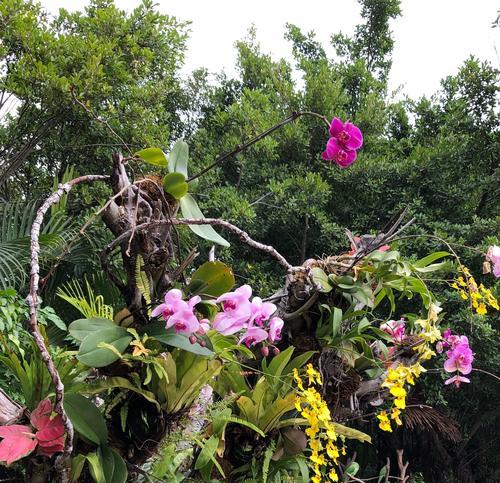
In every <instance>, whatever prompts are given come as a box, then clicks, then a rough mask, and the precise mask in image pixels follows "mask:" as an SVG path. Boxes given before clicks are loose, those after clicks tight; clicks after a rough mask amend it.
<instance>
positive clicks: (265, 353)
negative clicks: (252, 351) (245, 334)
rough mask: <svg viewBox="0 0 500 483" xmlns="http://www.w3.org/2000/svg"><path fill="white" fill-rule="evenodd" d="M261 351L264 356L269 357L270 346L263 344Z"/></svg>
mask: <svg viewBox="0 0 500 483" xmlns="http://www.w3.org/2000/svg"><path fill="white" fill-rule="evenodd" d="M260 352H261V353H262V355H263V356H264V357H267V356H268V355H269V347H267V345H265V346H263V347H262V348H261V349H260Z"/></svg>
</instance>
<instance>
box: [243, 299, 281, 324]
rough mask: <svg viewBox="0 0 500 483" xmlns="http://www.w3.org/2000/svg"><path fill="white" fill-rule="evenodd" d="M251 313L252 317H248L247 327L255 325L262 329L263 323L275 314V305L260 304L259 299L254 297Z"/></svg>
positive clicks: (260, 300)
mask: <svg viewBox="0 0 500 483" xmlns="http://www.w3.org/2000/svg"><path fill="white" fill-rule="evenodd" d="M251 311H252V315H251V317H250V321H249V325H253V324H254V323H255V324H256V325H258V326H259V327H262V326H263V325H264V322H265V321H266V320H269V317H271V315H273V314H274V312H276V305H274V304H271V303H269V302H262V299H261V298H260V297H254V298H253V299H252V306H251Z"/></svg>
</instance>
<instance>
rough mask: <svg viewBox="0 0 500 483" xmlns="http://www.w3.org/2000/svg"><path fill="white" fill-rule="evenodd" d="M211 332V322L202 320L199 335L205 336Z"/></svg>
mask: <svg viewBox="0 0 500 483" xmlns="http://www.w3.org/2000/svg"><path fill="white" fill-rule="evenodd" d="M209 330H210V320H208V319H201V320H200V326H199V328H198V330H197V332H196V333H197V334H199V335H205V334H206V333H207V332H208V331H209Z"/></svg>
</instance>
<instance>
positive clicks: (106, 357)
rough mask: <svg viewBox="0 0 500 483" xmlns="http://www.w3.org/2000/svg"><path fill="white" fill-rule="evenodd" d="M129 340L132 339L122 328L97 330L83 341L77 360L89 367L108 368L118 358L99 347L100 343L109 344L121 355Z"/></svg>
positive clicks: (113, 353)
mask: <svg viewBox="0 0 500 483" xmlns="http://www.w3.org/2000/svg"><path fill="white" fill-rule="evenodd" d="M131 340H132V337H130V335H129V334H128V332H127V330H126V329H125V328H124V327H118V326H114V327H110V328H108V329H101V330H98V331H97V332H94V333H92V334H89V335H87V337H85V339H83V341H82V343H81V345H80V350H79V351H78V355H77V359H78V360H79V361H80V362H82V363H83V364H85V365H87V366H89V367H105V366H108V365H109V364H112V363H113V362H115V361H117V360H118V359H119V356H118V355H117V354H116V353H115V352H113V351H111V350H109V349H106V348H105V347H99V344H100V343H102V342H105V343H106V344H111V345H112V346H113V347H115V349H116V350H117V351H118V352H119V353H122V352H124V351H125V349H126V348H127V347H128V345H129V344H130V341H131Z"/></svg>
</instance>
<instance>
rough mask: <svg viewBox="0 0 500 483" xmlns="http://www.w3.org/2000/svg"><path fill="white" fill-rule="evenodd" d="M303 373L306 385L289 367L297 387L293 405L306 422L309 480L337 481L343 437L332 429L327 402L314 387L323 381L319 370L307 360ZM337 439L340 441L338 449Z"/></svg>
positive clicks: (296, 372)
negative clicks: (310, 474)
mask: <svg viewBox="0 0 500 483" xmlns="http://www.w3.org/2000/svg"><path fill="white" fill-rule="evenodd" d="M306 376H307V381H306V383H305V384H306V386H307V387H304V381H303V380H302V378H301V377H300V376H299V371H298V370H297V369H294V370H293V377H294V379H295V382H296V383H297V387H298V391H297V399H296V401H295V407H296V408H297V411H298V412H299V413H300V414H301V415H302V417H303V418H304V419H306V420H307V422H308V428H307V429H306V435H307V437H308V445H309V448H310V450H311V456H310V457H309V465H310V467H311V468H312V470H313V471H314V476H312V477H311V481H312V482H313V483H321V482H322V481H339V476H338V474H337V471H336V466H337V465H338V458H339V457H340V454H342V455H345V454H346V451H345V446H344V438H343V437H342V436H339V435H338V434H337V432H336V431H335V427H334V425H333V422H332V416H331V414H330V410H329V409H328V405H327V404H326V402H325V401H324V400H323V398H322V397H321V394H320V393H319V392H318V391H317V390H316V386H321V385H322V384H323V383H322V380H321V375H320V373H319V372H318V371H316V370H315V369H314V368H313V366H312V364H308V365H307V368H306ZM339 439H340V440H341V442H342V446H341V448H340V450H339V446H338V441H339ZM324 475H326V477H325V476H324ZM323 478H327V479H323Z"/></svg>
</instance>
